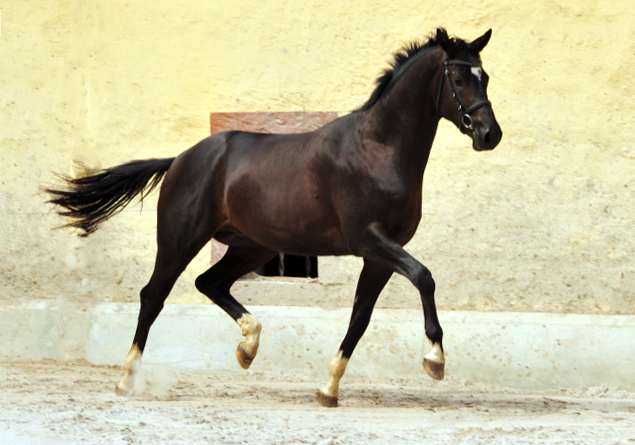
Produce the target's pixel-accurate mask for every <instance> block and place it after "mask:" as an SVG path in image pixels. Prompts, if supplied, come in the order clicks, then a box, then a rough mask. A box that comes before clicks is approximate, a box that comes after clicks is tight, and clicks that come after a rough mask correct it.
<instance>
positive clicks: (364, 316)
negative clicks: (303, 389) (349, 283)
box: [317, 260, 393, 407]
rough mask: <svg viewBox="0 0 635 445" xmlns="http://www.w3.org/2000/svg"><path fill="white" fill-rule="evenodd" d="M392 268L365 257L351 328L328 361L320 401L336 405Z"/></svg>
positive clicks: (324, 403)
mask: <svg viewBox="0 0 635 445" xmlns="http://www.w3.org/2000/svg"><path fill="white" fill-rule="evenodd" d="M392 273H393V272H392V270H390V269H389V268H387V267H385V266H383V265H381V264H379V263H375V262H372V261H368V260H364V268H363V269H362V273H361V275H360V276H359V281H358V283H357V290H356V291H355V304H354V305H353V313H352V315H351V322H350V325H349V327H348V332H347V333H346V337H344V341H342V344H341V346H340V350H339V351H338V352H337V354H336V355H335V357H334V358H333V360H332V361H331V364H330V365H329V379H328V381H327V383H326V385H324V387H323V388H322V389H321V390H319V391H318V394H317V399H318V402H319V403H320V405H322V406H326V407H336V406H337V398H338V395H339V385H340V380H341V378H342V376H343V375H344V372H345V371H346V365H347V364H348V361H349V359H350V358H351V355H353V350H354V349H355V346H357V342H359V339H360V338H362V335H364V332H365V331H366V328H367V327H368V323H369V322H370V317H371V315H372V313H373V308H374V307H375V303H376V302H377V297H379V294H380V292H381V290H382V289H383V288H384V286H385V285H386V283H387V282H388V280H389V279H390V277H391V275H392Z"/></svg>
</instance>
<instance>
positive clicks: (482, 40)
mask: <svg viewBox="0 0 635 445" xmlns="http://www.w3.org/2000/svg"><path fill="white" fill-rule="evenodd" d="M491 37H492V30H491V29H490V30H489V31H487V32H486V33H485V34H483V35H482V36H481V37H479V38H478V39H476V40H474V41H473V42H472V43H470V45H469V46H470V48H471V49H474V50H475V51H476V52H479V53H480V52H481V51H482V50H483V48H485V47H486V46H487V44H488V43H489V39H490V38H491Z"/></svg>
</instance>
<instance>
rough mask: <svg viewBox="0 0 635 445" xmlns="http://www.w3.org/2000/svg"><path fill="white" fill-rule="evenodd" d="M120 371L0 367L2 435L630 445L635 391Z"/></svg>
mask: <svg viewBox="0 0 635 445" xmlns="http://www.w3.org/2000/svg"><path fill="white" fill-rule="evenodd" d="M120 375H121V370H120V369H119V368H112V367H97V366H91V365H89V364H86V363H73V364H69V363H56V362H52V361H47V362H40V363H29V364H27V363H21V364H15V363H5V364H3V365H1V366H0V378H1V380H2V382H1V383H0V388H1V394H0V402H1V405H0V443H2V444H4V443H6V444H20V445H31V444H47V445H48V444H75V443H87V444H384V445H385V444H391V445H393V444H415V443H416V444H422V443H426V444H476V445H478V444H488V445H491V444H512V443H513V444H536V443H547V444H552V443H553V444H556V443H557V444H602V445H606V444H616V443H619V444H628V443H635V394H634V393H628V392H624V391H619V390H612V389H609V388H604V387H596V388H585V389H578V390H567V391H565V390H562V391H549V392H536V391H518V390H510V389H508V388H497V387H491V386H483V385H476V384H471V383H469V382H465V381H458V380H455V379H452V378H448V379H446V380H445V381H444V382H441V383H437V382H433V381H432V380H429V379H426V380H422V381H411V380H386V381H381V382H371V381H368V380H362V379H352V378H348V379H347V378H346V377H344V379H343V381H342V387H341V393H340V405H341V406H340V407H339V408H335V409H327V408H322V407H320V406H319V405H318V404H317V402H316V401H315V392H316V390H317V388H318V387H320V386H321V385H322V383H323V382H321V381H315V380H314V379H307V378H306V377H303V376H298V375H290V374H280V373H277V374H274V373H272V374H262V373H254V372H251V371H249V372H245V371H242V370H237V371H236V372H235V373H231V374H225V375H221V376H215V375H208V374H176V373H169V372H166V371H162V370H159V369H145V370H144V372H143V375H142V376H141V379H140V383H141V385H140V387H141V392H140V394H138V395H136V396H134V397H130V398H121V397H117V396H115V394H114V391H113V389H114V385H115V382H116V381H117V379H118V378H119V377H120Z"/></svg>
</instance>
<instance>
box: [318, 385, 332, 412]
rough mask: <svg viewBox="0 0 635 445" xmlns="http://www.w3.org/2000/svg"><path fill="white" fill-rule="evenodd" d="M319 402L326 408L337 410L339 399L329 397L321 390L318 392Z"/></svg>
mask: <svg viewBox="0 0 635 445" xmlns="http://www.w3.org/2000/svg"><path fill="white" fill-rule="evenodd" d="M317 401H318V403H319V404H320V405H322V406H324V407H326V408H337V397H333V396H327V395H326V394H324V393H323V392H322V390H321V389H320V390H319V391H318V392H317Z"/></svg>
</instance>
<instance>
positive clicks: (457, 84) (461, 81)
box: [454, 79, 463, 87]
mask: <svg viewBox="0 0 635 445" xmlns="http://www.w3.org/2000/svg"><path fill="white" fill-rule="evenodd" d="M454 83H455V84H456V86H457V87H460V86H461V85H463V79H456V80H455V81H454Z"/></svg>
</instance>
